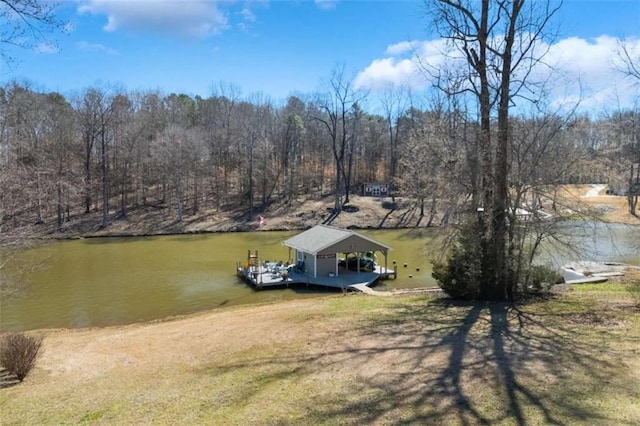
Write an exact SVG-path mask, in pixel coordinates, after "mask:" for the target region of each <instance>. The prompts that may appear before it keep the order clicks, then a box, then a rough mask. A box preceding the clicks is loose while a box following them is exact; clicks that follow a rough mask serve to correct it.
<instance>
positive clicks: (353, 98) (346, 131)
mask: <svg viewBox="0 0 640 426" xmlns="http://www.w3.org/2000/svg"><path fill="white" fill-rule="evenodd" d="M364 98H365V94H364V93H362V92H359V91H357V90H356V89H355V88H354V87H353V82H352V81H351V80H349V79H347V77H346V76H345V69H344V67H338V68H336V69H335V70H334V71H333V73H332V75H331V79H330V80H329V82H328V87H327V90H326V92H324V93H322V94H321V95H320V96H319V98H318V100H317V101H316V105H317V107H318V109H319V111H320V112H321V113H322V114H321V115H317V116H315V117H314V119H315V120H317V121H319V122H320V123H322V124H323V126H324V128H325V130H326V132H327V134H328V135H329V138H330V143H331V151H332V153H333V159H334V166H335V176H336V178H335V205H334V209H335V210H336V211H338V210H340V208H341V207H342V204H343V203H348V202H349V195H350V190H351V165H352V160H353V152H354V149H355V143H356V135H355V133H354V132H353V130H354V126H355V123H356V122H357V120H359V118H360V117H361V114H360V107H359V106H358V103H359V102H361V101H362V100H364ZM343 193H344V200H343V199H342V195H343Z"/></svg>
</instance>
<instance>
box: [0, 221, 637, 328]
mask: <svg viewBox="0 0 640 426" xmlns="http://www.w3.org/2000/svg"><path fill="white" fill-rule="evenodd" d="M629 229H631V231H629ZM294 234H295V233H293V232H249V233H229V234H209V235H185V236H164V237H148V238H99V239H84V240H75V241H64V242H56V243H53V244H50V245H47V246H44V247H40V248H37V249H35V250H31V251H29V252H27V253H25V254H24V256H28V257H30V258H31V259H33V260H37V261H38V262H39V263H40V264H41V267H40V268H38V269H37V270H36V271H33V272H30V273H28V274H25V275H24V276H23V280H24V288H23V290H22V291H21V292H20V293H19V294H18V295H17V296H16V297H13V298H11V299H8V300H4V301H2V302H1V303H0V330H29V329H38V328H58V327H65V328H67V327H69V328H75V327H93V326H105V325H116V324H128V323H133V322H139V321H149V320H154V319H161V318H166V317H170V316H173V315H182V314H189V313H193V312H199V311H204V310H208V309H214V308H217V307H223V306H231V305H241V304H251V303H270V302H274V301H280V300H286V299H294V298H306V297H319V296H323V295H326V294H327V292H325V291H312V290H306V289H297V290H294V289H282V290H264V291H254V290H253V289H251V288H250V287H248V286H247V285H246V284H245V283H244V282H243V281H241V280H239V279H237V278H236V276H235V266H236V262H240V261H244V260H245V259H246V256H247V250H248V249H251V250H256V249H258V250H259V252H260V259H261V260H283V261H284V260H287V259H288V258H289V249H288V248H287V247H285V246H283V245H282V244H281V242H282V241H283V240H285V239H287V238H289V237H290V236H292V235H294ZM363 234H365V235H367V236H369V237H371V238H374V239H376V240H378V241H380V242H382V243H384V244H386V245H388V246H390V247H392V248H393V250H392V251H391V253H390V254H389V259H388V265H389V266H391V264H392V261H393V260H396V261H397V263H398V265H399V268H398V269H399V277H398V279H397V280H389V281H385V282H384V283H382V284H380V285H378V286H377V289H379V290H384V289H387V288H412V287H424V286H433V285H435V284H436V283H435V281H434V280H433V278H431V263H430V261H429V260H428V259H429V258H428V255H427V253H426V250H425V245H426V244H427V243H428V242H433V238H434V235H435V234H434V233H433V232H432V231H428V230H392V231H391V230H380V231H364V232H363ZM590 238H591V237H587V236H585V237H584V244H585V246H587V247H591V248H592V249H593V248H600V251H601V252H602V253H601V255H602V256H606V257H607V258H606V259H603V260H624V261H630V262H632V263H636V264H640V255H638V254H637V253H632V252H631V251H630V249H629V247H630V246H632V245H634V244H636V243H637V242H638V241H640V227H635V228H628V227H626V228H619V229H618V228H616V229H615V230H614V235H613V236H611V235H605V233H604V232H602V233H600V235H599V236H598V237H597V238H596V239H595V240H593V239H591V240H590ZM614 243H620V244H614ZM614 246H615V249H614V248H612V247H614ZM619 246H623V248H622V249H621V248H620V247H619ZM432 249H433V247H432ZM596 251H597V250H596ZM567 256H568V257H569V258H571V259H572V258H575V257H576V256H575V254H568V255H567ZM556 259H557V258H556ZM596 260H597V259H596ZM378 261H379V262H380V263H382V264H384V257H383V256H382V255H379V256H378ZM405 263H406V264H407V266H406V267H404V264H405ZM418 269H419V270H418Z"/></svg>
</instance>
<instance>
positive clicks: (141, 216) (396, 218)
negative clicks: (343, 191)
mask: <svg viewBox="0 0 640 426" xmlns="http://www.w3.org/2000/svg"><path fill="white" fill-rule="evenodd" d="M594 188H595V190H594ZM587 195H588V196H587ZM558 200H559V202H558V205H559V206H561V207H560V210H561V211H562V212H564V213H565V214H566V213H567V212H582V213H585V214H588V215H590V216H592V217H594V218H599V219H602V220H605V221H609V222H617V223H628V224H640V218H638V217H635V216H632V215H631V214H630V213H629V211H628V207H627V199H626V197H621V196H615V195H606V187H605V186H597V185H569V186H565V187H562V188H561V190H560V191H559V194H558ZM333 202H334V201H333V197H330V196H327V197H324V198H321V199H306V200H303V199H301V200H298V201H295V202H288V203H273V204H271V205H269V206H267V207H265V208H264V209H262V210H258V209H257V210H256V211H255V212H254V215H253V217H249V215H248V214H247V212H246V209H245V210H240V209H236V210H225V211H221V210H216V209H201V210H200V211H198V212H197V213H196V214H190V213H189V212H188V211H187V213H186V214H185V216H184V223H183V224H178V223H176V221H175V216H174V213H173V211H172V209H170V208H159V207H141V208H138V209H135V210H130V211H129V212H128V213H127V215H126V217H120V216H118V215H117V214H115V213H114V214H112V215H111V218H110V222H109V226H108V227H107V228H105V229H102V228H100V223H101V214H100V212H98V211H96V212H92V213H89V214H80V213H78V214H76V215H72V217H71V220H70V221H69V222H67V223H65V224H64V226H63V227H62V229H61V230H56V229H55V220H54V219H51V220H49V221H47V222H46V223H44V224H40V225H37V226H36V228H35V230H34V231H35V233H36V234H38V235H46V236H49V237H53V238H75V237H79V236H82V237H87V236H114V235H115V236H123V235H124V236H126V235H131V236H137V235H157V234H174V233H202V232H236V231H251V230H257V229H261V230H295V229H306V228H309V227H312V226H315V225H317V224H319V223H324V222H326V221H327V220H330V223H331V224H332V225H334V226H339V227H345V228H346V227H353V228H391V229H393V228H407V227H426V226H429V225H433V226H439V224H440V222H441V214H442V212H436V214H435V215H434V218H433V222H432V223H429V217H427V216H423V217H421V216H420V209H419V205H418V203H417V202H416V201H415V200H412V199H407V198H402V197H396V198H394V199H393V200H392V199H391V198H371V197H361V196H352V197H351V202H350V203H349V205H348V206H347V207H348V208H346V209H345V210H344V211H342V212H340V214H338V215H337V216H335V217H334V218H332V216H331V210H332V208H333ZM545 204H546V206H545V208H546V210H547V211H549V210H550V206H551V202H550V201H548V202H546V203H545ZM260 216H262V217H263V218H264V222H263V223H262V225H261V224H260V222H259V217H260Z"/></svg>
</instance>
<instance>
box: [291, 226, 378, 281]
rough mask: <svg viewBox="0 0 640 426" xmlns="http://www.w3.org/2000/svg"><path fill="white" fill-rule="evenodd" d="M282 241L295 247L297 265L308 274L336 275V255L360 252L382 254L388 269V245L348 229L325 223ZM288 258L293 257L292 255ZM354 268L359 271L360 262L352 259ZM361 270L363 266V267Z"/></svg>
mask: <svg viewBox="0 0 640 426" xmlns="http://www.w3.org/2000/svg"><path fill="white" fill-rule="evenodd" d="M282 244H284V245H285V246H287V247H289V250H291V249H293V250H295V257H293V259H294V261H295V265H296V268H297V269H298V270H300V271H302V272H304V273H305V274H307V275H308V276H309V277H312V278H318V277H322V276H334V275H335V276H339V275H340V268H339V256H338V254H344V258H345V259H346V258H347V257H348V255H349V254H355V255H356V256H359V255H360V253H367V252H371V253H375V252H380V253H382V254H383V255H384V261H385V264H384V270H385V271H386V269H387V254H388V252H389V250H390V247H388V246H386V245H384V244H382V243H379V242H377V241H374V240H372V239H371V238H367V237H365V236H363V235H360V234H357V233H356V232H354V231H351V230H349V229H342V228H336V227H333V226H327V225H318V226H314V227H313V228H311V229H308V230H306V231H304V232H303V233H301V234H298V235H296V236H295V237H291V238H289V239H288V240H285V241H284V242H283V243H282ZM289 259H292V257H291V254H290V255H289ZM355 263H356V265H355V268H354V269H355V270H356V271H357V272H359V269H360V262H359V261H356V262H355ZM363 272H364V268H363Z"/></svg>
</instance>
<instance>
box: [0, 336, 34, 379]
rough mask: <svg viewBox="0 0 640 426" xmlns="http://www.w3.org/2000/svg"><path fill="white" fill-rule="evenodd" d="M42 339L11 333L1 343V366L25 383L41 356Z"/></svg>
mask: <svg viewBox="0 0 640 426" xmlns="http://www.w3.org/2000/svg"><path fill="white" fill-rule="evenodd" d="M41 349H42V337H37V336H27V335H26V334H23V333H9V334H7V335H5V336H4V337H3V339H2V342H0V365H2V367H3V368H4V369H5V370H7V371H8V372H9V373H11V374H13V375H15V376H16V378H17V379H18V380H19V381H23V380H24V378H25V377H27V375H28V374H29V372H30V371H31V369H32V368H33V366H34V365H35V364H36V361H37V359H38V357H39V356H40V354H41Z"/></svg>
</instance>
